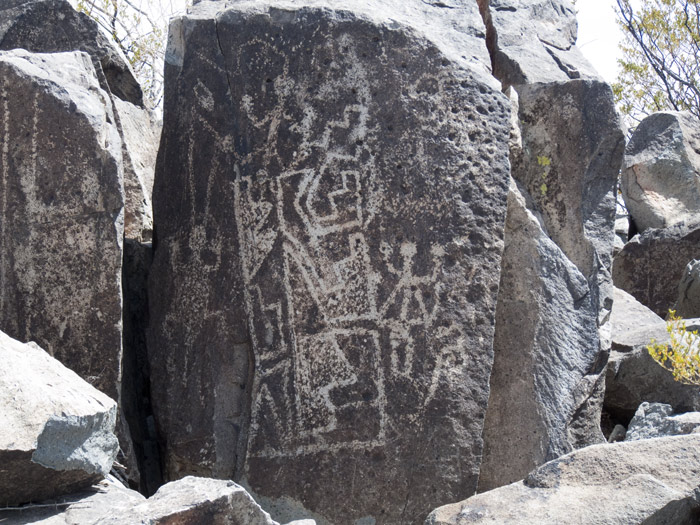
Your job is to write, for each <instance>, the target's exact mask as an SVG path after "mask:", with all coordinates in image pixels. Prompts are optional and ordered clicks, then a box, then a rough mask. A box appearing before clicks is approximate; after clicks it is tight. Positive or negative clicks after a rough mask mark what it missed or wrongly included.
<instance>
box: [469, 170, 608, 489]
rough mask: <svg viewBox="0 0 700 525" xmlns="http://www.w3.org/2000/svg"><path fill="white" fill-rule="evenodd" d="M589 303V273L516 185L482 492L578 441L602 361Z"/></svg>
mask: <svg viewBox="0 0 700 525" xmlns="http://www.w3.org/2000/svg"><path fill="white" fill-rule="evenodd" d="M591 301H592V295H591V293H590V289H589V286H588V282H587V281H586V278H585V277H584V276H583V275H582V274H581V272H579V271H578V269H577V268H576V266H574V264H573V263H572V262H571V261H569V259H568V258H567V257H566V256H565V255H564V254H563V253H562V251H561V249H559V247H558V246H557V245H556V244H554V242H553V241H552V240H551V239H550V238H549V237H548V236H547V235H546V234H545V233H544V231H543V230H542V227H541V225H540V223H539V222H538V220H537V218H536V217H535V216H534V215H533V214H532V212H530V211H529V210H528V209H527V206H526V201H525V198H524V197H523V195H522V194H521V193H520V191H519V190H518V188H517V187H516V186H515V184H511V190H510V192H509V194H508V213H507V220H506V231H505V249H504V252H503V260H502V266H501V283H500V288H499V296H498V306H497V308H496V336H495V338H494V352H495V358H494V365H493V371H492V373H491V397H490V399H489V408H488V412H487V416H486V423H485V427H484V461H483V463H482V467H481V474H480V477H479V491H480V492H483V491H485V490H490V489H492V488H495V487H498V486H501V485H504V484H507V483H512V482H513V481H517V480H519V479H522V478H523V477H524V476H525V475H526V474H527V473H528V472H530V471H531V470H532V469H533V468H535V467H537V466H539V465H541V464H542V463H545V462H546V461H549V460H552V459H555V458H557V457H559V456H561V455H563V454H566V453H568V452H570V451H571V450H572V447H573V445H575V444H576V437H575V435H572V434H575V432H576V430H575V429H571V428H569V423H570V422H571V420H572V419H573V418H574V414H575V412H576V410H577V409H578V408H579V405H578V404H577V401H579V400H577V398H576V394H577V391H578V390H579V389H581V386H582V385H581V383H582V382H584V383H585V381H586V375H587V372H588V371H589V370H590V369H591V368H593V367H594V361H595V360H596V359H597V358H598V337H597V316H598V314H597V308H596V306H597V305H591ZM524 350H526V351H524ZM514 378H517V379H514ZM587 387H589V385H585V387H584V390H585V389H586V388H587ZM600 441H602V435H601V437H600Z"/></svg>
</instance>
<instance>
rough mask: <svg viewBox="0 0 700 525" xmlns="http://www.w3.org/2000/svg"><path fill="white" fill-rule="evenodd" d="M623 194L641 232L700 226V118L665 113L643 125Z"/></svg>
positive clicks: (631, 148) (628, 155)
mask: <svg viewBox="0 0 700 525" xmlns="http://www.w3.org/2000/svg"><path fill="white" fill-rule="evenodd" d="M620 189H621V191H622V197H623V199H624V200H625V205H626V206H627V209H628V210H629V212H630V215H632V218H633V219H634V223H635V225H636V226H637V229H638V231H640V232H643V231H645V230H646V229H648V228H657V229H658V228H666V227H668V226H672V225H673V224H676V223H678V222H697V221H698V220H700V121H698V118H697V117H695V116H694V115H693V114H692V113H690V112H675V111H664V112H659V113H654V114H652V115H649V116H648V117H647V118H645V119H644V120H642V122H640V123H639V125H638V126H637V128H636V129H635V131H634V134H633V135H632V138H631V139H630V142H629V144H628V145H627V150H626V151H625V165H624V169H623V171H622V184H621V186H620ZM686 262H687V261H686Z"/></svg>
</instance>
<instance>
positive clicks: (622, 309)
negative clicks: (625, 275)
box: [610, 287, 668, 352]
mask: <svg viewBox="0 0 700 525" xmlns="http://www.w3.org/2000/svg"><path fill="white" fill-rule="evenodd" d="M613 297H614V302H613V307H612V313H611V315H610V320H611V325H612V350H614V351H618V352H626V351H629V350H633V349H635V348H637V347H639V346H645V345H648V344H649V342H650V341H651V340H652V339H656V340H657V341H658V342H662V341H666V340H667V339H668V334H666V321H664V320H663V319H662V318H661V317H659V316H658V315H656V314H655V313H654V312H652V311H651V310H649V308H647V307H646V306H644V305H643V304H641V303H640V302H639V301H637V300H636V299H635V298H634V297H632V296H631V295H630V294H628V293H627V292H625V291H624V290H620V289H619V288H617V287H615V291H614V295H613Z"/></svg>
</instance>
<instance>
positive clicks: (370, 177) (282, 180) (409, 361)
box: [148, 0, 510, 523]
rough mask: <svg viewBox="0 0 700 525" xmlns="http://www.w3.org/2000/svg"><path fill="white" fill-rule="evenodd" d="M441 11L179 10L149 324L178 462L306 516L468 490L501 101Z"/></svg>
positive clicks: (477, 434)
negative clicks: (181, 13) (237, 483)
mask: <svg viewBox="0 0 700 525" xmlns="http://www.w3.org/2000/svg"><path fill="white" fill-rule="evenodd" d="M456 8H457V9H458V11H455V10H449V9H445V8H443V7H441V6H440V5H439V4H434V5H430V4H428V3H426V2H422V1H418V0H415V1H409V2H394V1H390V0H385V1H379V0H376V1H372V2H362V3H360V2H357V3H353V2H350V3H348V2H332V1H328V2H326V1H317V2H301V1H297V2H291V1H289V2H285V1H281V2H267V1H266V2H236V3H234V4H230V5H227V4H224V3H209V2H201V3H199V4H198V5H196V6H195V7H194V9H193V10H192V13H191V14H190V15H189V16H186V17H183V18H179V19H175V21H174V22H172V24H171V28H170V40H169V44H168V52H167V56H166V70H165V75H166V93H165V107H164V129H163V138H162V142H161V150H160V152H159V159H158V165H157V171H156V183H155V188H154V211H155V246H154V247H155V253H154V263H153V267H152V269H151V274H150V280H149V296H150V306H151V324H150V328H149V339H148V342H149V359H150V363H151V371H152V373H151V386H152V389H151V391H152V395H153V404H154V411H155V416H156V421H157V424H158V428H159V430H160V432H161V435H162V446H163V454H164V460H165V466H166V474H167V476H168V478H169V479H175V478H178V477H182V476H184V475H186V474H188V473H198V474H205V475H213V476H217V477H231V476H233V477H234V479H237V480H240V481H241V482H242V483H243V484H245V485H246V486H247V487H248V488H250V489H251V491H252V492H253V493H255V495H256V497H257V498H260V499H259V501H260V502H261V504H263V506H264V507H265V508H268V509H270V511H271V513H272V515H273V517H274V518H275V519H278V520H280V521H283V520H284V521H288V520H291V519H296V518H302V517H310V516H313V517H314V518H316V519H317V521H318V522H319V523H352V522H357V523H374V522H376V523H397V522H404V523H418V522H420V521H422V520H423V519H424V517H425V516H426V515H427V513H428V512H429V511H430V509H431V508H433V507H434V506H435V505H436V504H437V503H438V502H443V501H450V500H451V499H454V498H455V497H456V496H457V495H458V494H461V495H464V496H466V495H468V494H470V493H472V492H473V491H474V490H475V489H476V483H477V476H478V472H479V465H480V461H481V448H482V438H481V436H482V431H483V421H484V415H485V412H486V405H487V401H488V378H489V374H490V371H491V363H492V359H493V350H492V348H493V329H494V328H493V327H494V317H495V306H496V295H497V291H498V280H499V277H498V276H499V270H500V262H501V252H502V249H503V223H504V219H505V211H506V193H507V188H508V171H509V165H508V159H507V155H506V153H507V140H508V136H509V117H510V108H509V105H508V100H507V99H506V98H505V97H504V96H503V95H502V94H501V93H500V89H499V86H498V85H497V83H496V82H494V80H493V79H492V78H491V77H489V76H487V75H486V74H485V73H484V71H485V66H484V63H483V61H484V56H485V55H486V48H485V46H484V42H483V24H482V23H481V20H480V19H479V17H478V13H477V12H476V6H475V5H473V4H471V3H470V2H460V3H457V4H456ZM470 24H471V25H470ZM479 32H481V33H479ZM479 34H481V39H480V38H479ZM475 57H476V58H475ZM174 196H176V197H175V198H173V197H174ZM427 479H429V480H431V482H430V483H425V482H423V481H422V480H427Z"/></svg>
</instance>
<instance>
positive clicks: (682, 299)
mask: <svg viewBox="0 0 700 525" xmlns="http://www.w3.org/2000/svg"><path fill="white" fill-rule="evenodd" d="M673 309H674V310H675V311H676V315H678V316H679V317H683V318H689V317H700V261H699V260H697V259H693V260H692V261H690V262H689V263H688V265H687V266H686V267H685V270H683V276H682V277H681V280H680V282H679V283H678V299H677V300H676V304H675V306H674V307H673Z"/></svg>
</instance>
